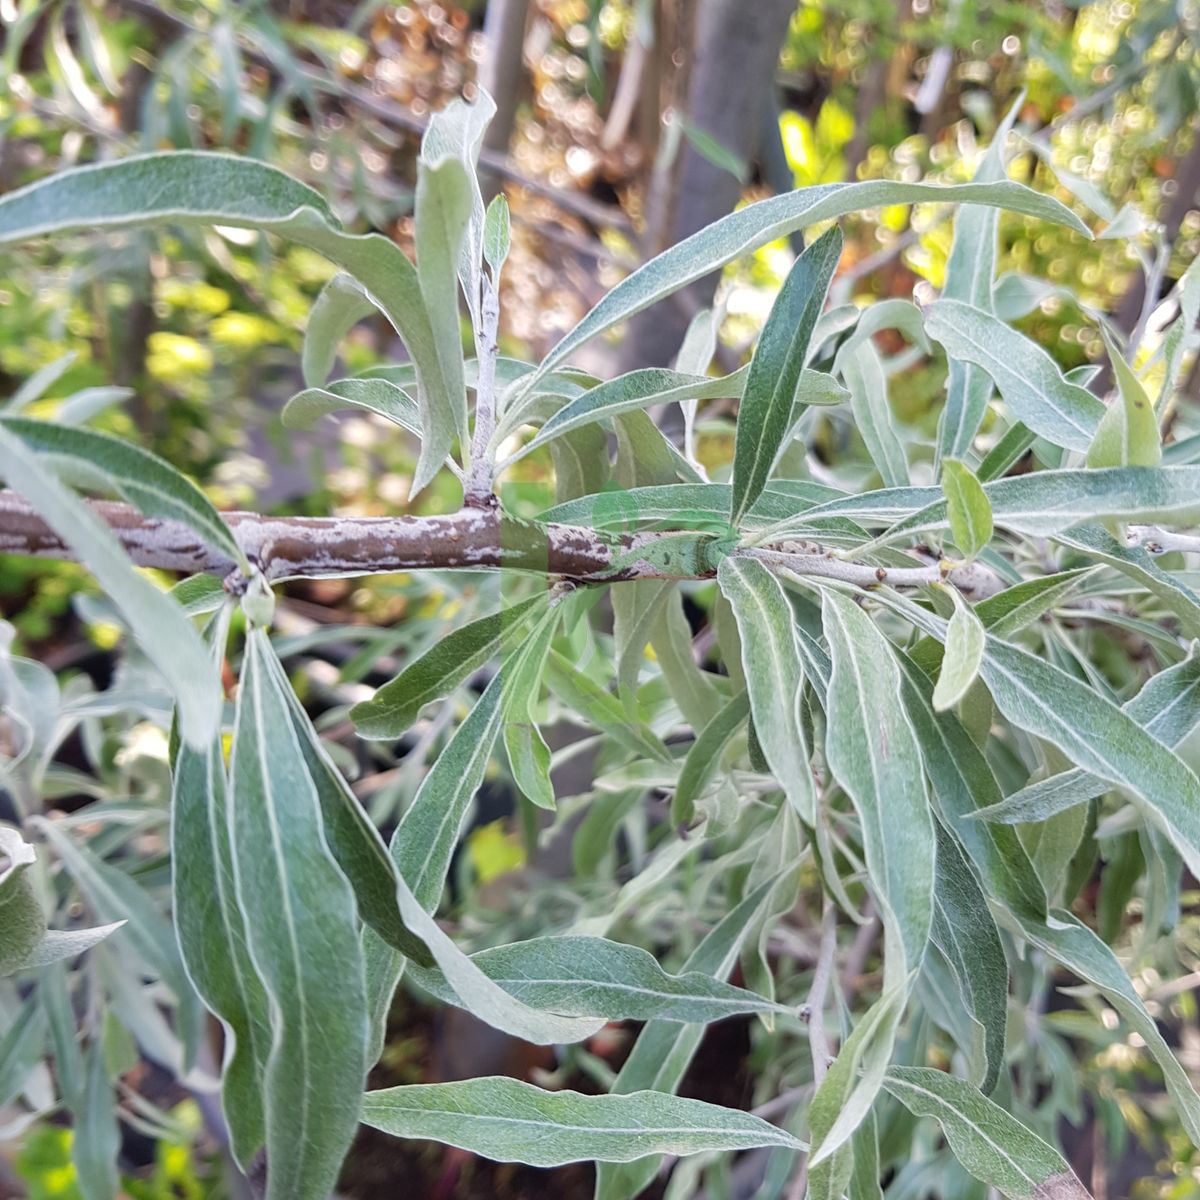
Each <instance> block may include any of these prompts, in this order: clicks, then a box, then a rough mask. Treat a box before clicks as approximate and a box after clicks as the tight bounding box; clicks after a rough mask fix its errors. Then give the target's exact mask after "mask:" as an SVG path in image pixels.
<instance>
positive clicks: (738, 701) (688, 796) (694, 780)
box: [671, 692, 750, 825]
mask: <svg viewBox="0 0 1200 1200" xmlns="http://www.w3.org/2000/svg"><path fill="white" fill-rule="evenodd" d="M749 715H750V696H749V694H748V693H747V692H739V693H738V694H737V695H736V696H734V698H733V699H732V700H730V701H729V702H728V703H727V704H726V705H725V707H724V708H722V709H721V710H720V711H719V712H718V713H717V714H716V716H714V717H713V718H712V720H711V721H709V722H708V724H707V725H705V726H704V728H703V729H701V730H700V732H699V734H697V736H696V740H695V741H694V742H693V743H692V745H691V748H690V749H689V750H688V752H687V757H686V758H685V759H684V760H683V767H682V768H681V769H680V772H679V782H678V783H677V784H676V785H675V795H674V796H673V797H672V799H671V821H672V823H673V824H675V825H687V824H689V823H690V822H691V820H692V818H693V817H694V816H695V814H696V801H697V800H698V799H699V798H700V797H701V796H702V795H703V794H704V791H705V789H706V788H707V787H708V785H709V783H711V782H712V778H713V776H714V775H715V774H716V773H717V768H718V767H719V766H720V765H721V758H722V755H723V754H724V753H725V747H726V746H728V745H729V743H730V741H731V740H732V739H733V736H734V734H735V733H737V731H738V730H739V729H740V728H741V727H742V724H743V722H744V721H745V720H746V719H747V718H748V717H749Z"/></svg>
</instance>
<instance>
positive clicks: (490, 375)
mask: <svg viewBox="0 0 1200 1200" xmlns="http://www.w3.org/2000/svg"><path fill="white" fill-rule="evenodd" d="M481 282H482V288H483V295H482V297H481V299H480V329H479V345H478V346H476V348H475V353H476V356H477V358H478V361H479V372H478V376H477V378H476V381H475V433H474V436H473V438H472V441H471V470H470V472H469V473H468V475H467V478H466V482H465V483H464V484H463V503H464V504H466V505H467V506H468V507H470V508H489V507H495V505H496V503H497V501H496V494H495V492H494V491H493V483H494V475H495V469H496V464H495V456H494V453H493V451H492V445H491V443H492V435H493V434H494V433H495V432H496V356H497V355H498V354H499V352H500V347H499V343H498V341H497V333H498V330H499V325H500V298H499V296H497V294H496V288H495V286H494V285H493V283H492V281H491V279H490V278H489V277H488V275H487V274H486V273H485V274H484V275H483V278H482V281H481Z"/></svg>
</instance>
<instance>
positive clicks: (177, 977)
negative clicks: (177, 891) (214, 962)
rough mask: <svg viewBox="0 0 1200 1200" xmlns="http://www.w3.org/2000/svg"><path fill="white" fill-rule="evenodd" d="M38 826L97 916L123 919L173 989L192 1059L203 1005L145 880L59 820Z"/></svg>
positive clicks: (133, 942) (144, 956)
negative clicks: (74, 836) (80, 841)
mask: <svg viewBox="0 0 1200 1200" xmlns="http://www.w3.org/2000/svg"><path fill="white" fill-rule="evenodd" d="M38 828H39V829H41V830H42V832H43V833H44V834H45V835H46V838H47V839H48V840H49V841H50V842H51V844H52V845H53V846H54V850H55V853H56V854H57V855H58V857H59V859H60V860H61V861H62V864H63V866H64V867H65V868H66V869H67V871H68V873H69V874H70V876H71V878H72V879H73V880H74V881H75V883H76V884H77V885H78V887H79V890H80V891H81V892H82V893H83V895H84V896H85V897H86V898H87V901H88V904H89V905H90V906H91V908H92V909H93V910H94V911H95V913H96V914H97V916H99V917H100V918H101V919H103V920H105V921H108V922H110V923H111V922H114V921H121V920H124V921H125V922H126V925H125V932H124V934H123V937H124V938H125V940H126V941H127V942H128V944H129V945H130V946H132V947H133V948H134V950H135V951H136V952H137V954H138V956H139V958H140V959H141V961H142V962H144V963H145V964H146V965H147V966H148V967H149V968H150V969H151V970H152V971H153V972H154V973H155V974H156V975H157V976H158V978H159V979H161V980H162V981H163V983H165V984H166V985H167V987H169V988H170V989H171V991H172V992H173V993H174V995H175V998H176V1000H177V1002H178V1005H179V1036H180V1039H181V1040H182V1041H184V1042H185V1044H186V1047H187V1053H186V1055H185V1058H186V1059H187V1061H189V1062H190V1061H191V1058H192V1055H193V1054H194V1053H195V1049H196V1042H197V1038H198V1034H199V1022H198V1020H197V1018H198V1016H199V1015H200V1007H199V1004H198V1003H197V998H196V993H195V992H194V991H193V990H192V985H191V982H190V981H189V979H188V977H187V974H186V972H185V971H184V969H183V960H182V959H181V958H180V954H179V947H178V945H177V943H176V940H175V934H174V932H173V930H172V928H171V923H170V922H169V921H168V920H167V918H166V917H164V916H163V914H162V911H161V910H160V907H159V906H158V905H157V904H156V903H155V902H154V900H153V899H152V898H151V897H150V896H149V895H148V894H147V893H146V891H145V890H144V889H143V888H142V887H141V885H140V884H138V883H137V882H135V881H134V880H133V879H132V878H131V877H130V876H129V875H127V874H126V873H125V872H124V871H122V870H121V869H120V868H119V867H114V866H113V865H112V864H111V863H109V862H107V861H105V860H104V859H102V858H100V857H98V856H97V855H95V854H93V853H92V851H91V850H89V849H88V848H87V847H86V846H77V845H76V844H75V843H74V842H73V841H72V840H71V838H70V837H69V836H68V834H67V833H66V831H65V830H64V829H62V828H61V827H60V826H59V825H58V823H57V822H54V821H49V820H45V819H42V818H38Z"/></svg>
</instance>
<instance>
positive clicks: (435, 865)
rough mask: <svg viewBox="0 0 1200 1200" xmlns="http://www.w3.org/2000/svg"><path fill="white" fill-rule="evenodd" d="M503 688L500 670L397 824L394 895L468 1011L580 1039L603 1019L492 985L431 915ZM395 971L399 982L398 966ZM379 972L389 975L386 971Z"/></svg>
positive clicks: (492, 734)
mask: <svg viewBox="0 0 1200 1200" xmlns="http://www.w3.org/2000/svg"><path fill="white" fill-rule="evenodd" d="M503 684H504V678H503V674H502V673H498V674H497V675H496V677H495V679H493V681H492V683H491V684H489V685H488V689H487V691H486V692H485V693H484V696H483V697H482V698H481V699H480V701H479V703H478V704H477V705H476V707H475V709H474V710H473V711H472V713H471V717H470V718H468V720H467V721H466V722H464V723H463V725H462V726H460V727H459V729H458V732H457V733H456V734H455V736H454V738H453V739H452V740H451V742H450V744H449V745H448V746H447V747H446V750H444V751H443V752H442V754H441V755H439V757H438V760H437V762H436V763H435V764H434V766H433V768H432V769H431V770H430V772H429V774H428V775H427V776H426V778H425V781H424V782H423V783H422V785H421V789H420V791H419V792H418V793H417V796H416V798H415V799H414V801H413V804H412V807H411V808H410V809H409V810H408V812H407V813H406V814H405V817H404V820H403V821H401V823H400V825H399V826H398V827H397V829H396V833H395V835H394V836H393V838H392V845H391V853H392V857H393V859H394V860H395V861H396V865H397V867H398V868H399V875H400V878H399V880H398V883H397V889H396V898H397V902H398V904H399V906H400V913H401V916H402V917H403V918H404V923H405V925H406V926H408V928H409V929H411V930H412V931H413V932H414V933H415V934H416V935H417V936H418V937H420V939H421V940H422V941H423V942H424V943H425V945H426V946H427V947H428V948H429V951H430V953H431V954H432V955H433V958H434V960H435V962H436V963H437V965H438V967H439V969H440V970H441V972H442V974H443V975H444V976H445V978H446V980H447V982H448V983H449V985H450V986H451V987H452V988H453V989H454V991H455V993H456V994H457V995H458V996H459V998H460V1000H461V1001H462V1004H463V1007H464V1008H466V1009H468V1010H469V1011H470V1012H471V1013H473V1014H474V1015H475V1016H477V1017H478V1018H479V1019H480V1020H482V1021H486V1022H487V1023H488V1024H490V1025H493V1026H494V1027H495V1028H497V1029H501V1030H503V1031H504V1032H506V1033H510V1034H512V1035H513V1036H514V1037H519V1038H523V1039H524V1040H525V1041H527V1042H536V1043H538V1044H541V1045H550V1044H553V1043H556V1042H577V1041H582V1040H583V1039H584V1038H588V1037H591V1036H592V1035H593V1034H594V1033H595V1032H596V1031H597V1030H598V1029H600V1028H601V1027H602V1026H603V1024H604V1021H603V1018H599V1017H596V1018H595V1019H592V1018H590V1017H572V1016H560V1015H558V1014H554V1013H548V1012H540V1011H538V1010H537V1009H533V1008H531V1007H529V1005H527V1004H523V1003H522V1002H521V1001H520V1000H517V999H515V998H514V997H513V996H511V995H509V994H508V993H507V992H506V991H505V990H504V989H503V988H501V987H500V986H499V985H498V984H495V983H493V982H492V981H491V980H490V979H489V978H488V977H487V976H486V975H485V974H484V973H483V971H481V970H480V969H479V967H478V966H476V965H475V964H474V963H473V962H472V961H471V960H470V959H469V958H468V957H467V956H466V955H465V954H464V953H463V952H462V951H461V950H459V949H458V947H457V946H455V944H454V942H453V941H452V940H451V939H450V937H449V936H448V935H447V934H446V933H445V932H444V931H443V930H442V928H441V926H440V925H438V923H437V922H436V921H435V920H434V919H433V917H432V916H431V915H430V913H432V912H433V910H434V909H435V908H436V907H437V903H438V898H439V896H440V895H441V890H442V886H443V884H444V881H445V878H446V871H447V870H448V868H449V861H450V855H451V854H452V852H453V849H454V844H455V842H456V841H457V838H458V834H459V831H460V829H461V826H462V822H463V821H464V820H465V818H466V811H467V805H468V804H469V803H470V800H471V797H472V796H473V795H474V793H475V790H476V789H477V788H478V786H479V784H480V782H481V781H482V778H483V771H484V768H485V767H486V766H487V761H488V757H489V753H490V750H491V747H492V746H493V745H494V744H495V738H496V732H497V727H496V723H497V722H498V719H499V716H500V710H501V707H502V704H501V698H502V693H503ZM392 961H393V962H395V960H392ZM375 969H377V968H373V970H375ZM395 970H396V974H397V977H398V972H399V964H398V962H396V964H395ZM380 973H381V974H382V975H383V976H384V977H385V978H386V977H387V976H386V972H383V971H382V969H380ZM382 991H386V988H381V992H382Z"/></svg>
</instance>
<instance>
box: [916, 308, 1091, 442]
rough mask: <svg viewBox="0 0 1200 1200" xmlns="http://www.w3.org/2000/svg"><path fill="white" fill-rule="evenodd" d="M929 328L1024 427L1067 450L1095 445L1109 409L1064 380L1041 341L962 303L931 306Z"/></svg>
mask: <svg viewBox="0 0 1200 1200" xmlns="http://www.w3.org/2000/svg"><path fill="white" fill-rule="evenodd" d="M925 329H926V331H927V332H928V334H929V336H930V337H931V338H933V340H934V341H935V342H940V343H941V344H942V345H943V346H944V347H945V348H946V353H947V354H948V355H949V356H950V357H951V358H952V359H958V360H959V361H961V362H967V363H973V364H974V365H975V366H978V367H980V368H982V369H983V370H984V371H986V372H987V373H988V374H989V375H990V376H991V377H992V380H993V381H994V382H995V384H996V387H997V388H998V389H999V391H1000V394H1001V396H1003V397H1004V402H1005V403H1006V404H1007V405H1008V406H1009V407H1010V408H1011V409H1012V411H1013V413H1014V414H1015V416H1016V417H1017V419H1018V420H1020V421H1021V422H1022V424H1024V425H1026V426H1028V427H1029V428H1030V429H1032V430H1033V431H1034V432H1035V433H1037V434H1040V435H1041V436H1042V437H1044V438H1046V439H1047V440H1048V441H1051V442H1053V443H1054V444H1055V445H1056V446H1065V447H1066V448H1067V449H1068V450H1086V449H1087V448H1088V446H1089V445H1090V444H1091V441H1092V437H1093V436H1094V434H1095V432H1096V427H1097V425H1099V423H1100V418H1101V417H1102V416H1103V415H1104V405H1103V404H1102V403H1101V402H1100V401H1099V400H1097V399H1096V397H1095V396H1093V395H1092V394H1091V393H1090V392H1089V391H1087V390H1086V389H1085V388H1082V387H1080V386H1079V385H1078V384H1074V383H1070V382H1069V381H1068V380H1066V379H1064V378H1063V373H1062V370H1061V369H1060V368H1059V366H1058V364H1057V363H1056V362H1055V361H1054V360H1053V359H1052V358H1051V357H1050V355H1049V354H1047V353H1046V351H1045V350H1043V349H1042V347H1041V346H1039V345H1038V344H1037V343H1036V342H1032V341H1030V339H1029V338H1027V337H1025V336H1024V334H1021V333H1018V332H1017V331H1016V330H1015V329H1012V328H1010V327H1009V326H1008V325H1005V324H1004V322H1003V321H1001V320H999V319H998V318H997V317H994V316H992V314H991V313H987V312H984V311H983V310H982V309H979V308H974V307H972V306H971V305H970V304H963V303H962V302H961V301H958V300H938V301H936V302H935V303H934V304H932V305H931V306H930V308H929V311H928V313H927V314H926V318H925Z"/></svg>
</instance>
